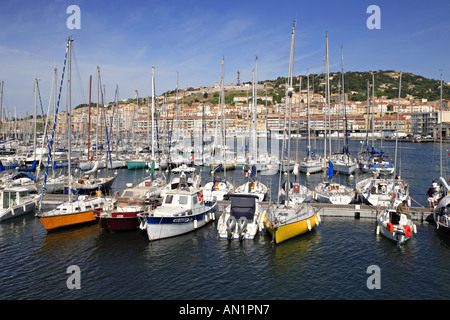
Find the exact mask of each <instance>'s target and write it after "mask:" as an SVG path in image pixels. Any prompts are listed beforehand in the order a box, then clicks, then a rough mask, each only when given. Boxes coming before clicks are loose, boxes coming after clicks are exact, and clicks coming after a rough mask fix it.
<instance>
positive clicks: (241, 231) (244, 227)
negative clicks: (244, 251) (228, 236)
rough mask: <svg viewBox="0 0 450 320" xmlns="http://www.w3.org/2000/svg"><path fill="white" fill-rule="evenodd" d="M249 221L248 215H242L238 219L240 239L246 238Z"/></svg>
mask: <svg viewBox="0 0 450 320" xmlns="http://www.w3.org/2000/svg"><path fill="white" fill-rule="evenodd" d="M247 223H248V220H247V218H246V217H244V216H242V217H240V218H239V221H238V233H239V240H242V239H243V238H244V235H245V232H246V231H247Z"/></svg>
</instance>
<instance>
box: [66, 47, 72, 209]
mask: <svg viewBox="0 0 450 320" xmlns="http://www.w3.org/2000/svg"><path fill="white" fill-rule="evenodd" d="M72 41H73V38H69V39H68V40H67V46H68V60H67V113H68V114H67V118H68V122H69V125H68V132H69V138H68V140H69V145H68V170H69V201H70V202H71V201H72V172H71V170H72V167H71V162H72V114H71V108H72V105H71V103H72Z"/></svg>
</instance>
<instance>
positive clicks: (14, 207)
mask: <svg viewBox="0 0 450 320" xmlns="http://www.w3.org/2000/svg"><path fill="white" fill-rule="evenodd" d="M0 200H1V205H2V207H1V209H0V221H3V220H6V219H10V218H15V217H18V216H21V215H23V214H26V213H29V212H31V211H33V210H34V209H35V208H36V200H37V199H36V195H31V194H29V191H28V189H26V188H23V187H11V188H5V189H3V190H2V192H1V196H0Z"/></svg>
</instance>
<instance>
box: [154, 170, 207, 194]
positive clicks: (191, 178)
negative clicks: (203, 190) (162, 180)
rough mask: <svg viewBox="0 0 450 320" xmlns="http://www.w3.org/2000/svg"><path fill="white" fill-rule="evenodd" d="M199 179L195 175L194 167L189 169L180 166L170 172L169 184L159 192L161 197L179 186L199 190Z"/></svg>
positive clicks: (198, 176) (197, 175)
mask: <svg viewBox="0 0 450 320" xmlns="http://www.w3.org/2000/svg"><path fill="white" fill-rule="evenodd" d="M200 179H201V177H200V175H199V174H196V169H195V168H194V167H189V166H187V165H181V166H179V167H176V168H173V169H172V170H171V174H170V178H169V183H168V184H167V185H166V186H165V187H164V189H163V190H162V191H161V195H160V196H161V197H164V196H165V195H166V192H168V191H170V190H175V189H177V188H179V187H180V186H183V187H184V186H187V187H189V188H199V187H200V182H201V180H200Z"/></svg>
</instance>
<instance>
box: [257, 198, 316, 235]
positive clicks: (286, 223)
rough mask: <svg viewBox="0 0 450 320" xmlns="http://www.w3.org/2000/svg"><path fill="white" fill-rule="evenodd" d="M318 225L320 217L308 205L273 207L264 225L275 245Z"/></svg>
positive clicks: (270, 208) (267, 214)
mask: <svg viewBox="0 0 450 320" xmlns="http://www.w3.org/2000/svg"><path fill="white" fill-rule="evenodd" d="M319 223H320V216H319V214H318V213H317V212H315V211H314V209H313V207H312V206H311V205H309V204H308V203H299V204H295V205H291V206H286V205H273V206H271V207H269V209H268V211H267V213H266V215H265V217H264V225H265V227H266V230H267V231H268V232H269V233H270V234H271V235H272V238H273V241H274V242H275V243H281V242H283V241H286V240H288V239H291V238H293V237H296V236H299V235H301V234H304V233H306V232H309V231H311V230H313V228H314V227H315V226H317V225H319Z"/></svg>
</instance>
